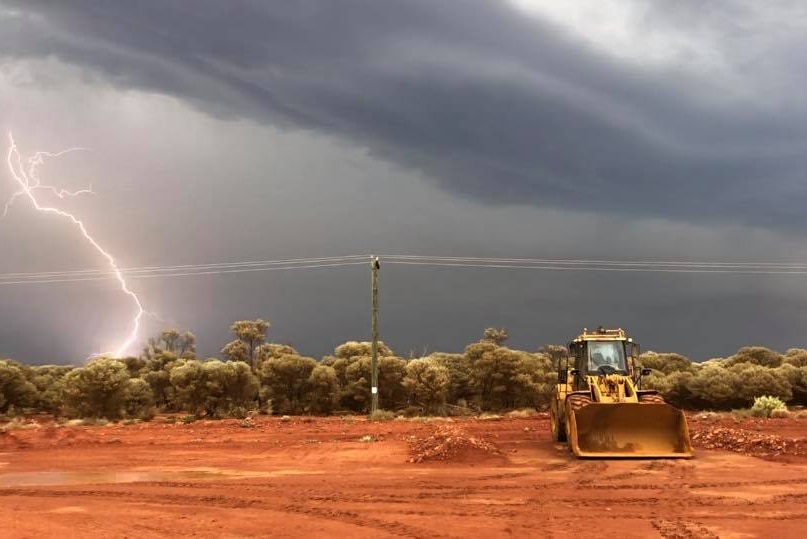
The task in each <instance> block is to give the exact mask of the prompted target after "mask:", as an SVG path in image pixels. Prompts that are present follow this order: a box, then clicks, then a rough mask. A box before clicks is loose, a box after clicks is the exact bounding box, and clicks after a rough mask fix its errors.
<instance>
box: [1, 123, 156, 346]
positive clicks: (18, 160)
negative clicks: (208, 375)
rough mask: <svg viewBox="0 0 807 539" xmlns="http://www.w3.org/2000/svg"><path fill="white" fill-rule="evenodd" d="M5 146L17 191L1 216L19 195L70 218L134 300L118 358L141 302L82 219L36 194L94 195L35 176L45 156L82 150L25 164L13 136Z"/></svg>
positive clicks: (133, 337) (137, 320)
mask: <svg viewBox="0 0 807 539" xmlns="http://www.w3.org/2000/svg"><path fill="white" fill-rule="evenodd" d="M8 139H9V143H10V146H9V149H8V154H7V156H6V163H7V164H8V170H9V171H10V172H11V176H12V178H14V181H16V182H17V184H18V185H19V190H18V191H16V192H15V193H14V194H13V195H12V196H11V198H10V199H9V200H8V202H6V204H5V207H4V211H3V217H5V216H6V214H7V213H8V210H9V208H10V207H11V205H12V204H13V203H14V201H15V200H16V199H17V198H19V197H23V198H27V199H28V200H30V201H31V205H32V206H33V207H34V209H35V210H37V211H40V212H43V213H49V214H52V215H57V216H59V217H61V218H63V219H66V220H68V221H70V222H71V223H72V224H73V225H74V226H75V227H76V228H78V230H79V231H80V232H81V234H82V235H83V236H84V239H85V240H87V242H88V243H89V244H90V245H92V246H93V248H95V250H96V251H98V253H99V254H100V255H101V256H103V257H104V258H105V259H106V261H107V264H109V267H110V268H111V269H112V271H113V273H114V275H115V279H116V280H117V281H118V284H119V285H120V289H121V291H122V292H123V293H124V294H126V295H127V296H129V297H130V298H131V299H132V301H133V302H134V304H135V306H136V307H137V312H136V314H135V316H134V320H133V321H132V331H131V333H129V336H128V337H127V338H126V340H125V341H124V342H123V343H122V344H121V345H120V346H119V347H118V349H117V350H116V351H115V356H116V357H122V356H123V354H124V353H125V352H126V350H127V349H129V347H131V346H132V344H133V343H134V341H135V340H136V339H137V335H138V333H139V331H140V320H141V318H142V317H143V315H144V314H146V311H145V310H144V309H143V305H142V304H141V303H140V299H139V298H138V297H137V294H135V293H134V292H132V291H131V290H130V289H129V286H128V285H127V284H126V280H125V279H124V278H123V273H121V271H120V269H118V265H117V263H116V262H115V259H114V258H113V257H112V255H111V254H109V252H107V251H106V250H105V249H104V248H103V247H101V246H100V245H99V244H98V242H97V241H95V239H94V238H93V237H92V236H91V235H90V233H89V232H88V231H87V227H85V226H84V222H82V221H81V219H79V218H77V217H76V216H75V215H73V214H72V213H69V212H67V211H64V210H60V209H59V208H54V207H51V206H44V205H42V204H40V203H39V200H37V197H36V194H37V193H38V192H40V191H48V192H50V193H52V194H53V195H55V196H56V197H57V198H59V199H65V198H67V197H75V196H79V195H82V194H94V192H93V190H92V187H91V186H90V187H89V188H86V189H80V190H78V191H68V190H66V189H57V188H56V187H53V186H51V185H43V184H42V182H41V181H40V179H39V176H38V174H37V167H39V166H40V165H41V164H43V163H44V162H45V159H46V158H55V157H59V156H61V155H65V154H67V153H70V152H76V151H82V150H85V149H84V148H69V149H67V150H63V151H61V152H56V153H51V152H37V153H35V154H33V155H32V156H30V157H29V158H28V164H27V166H26V165H25V162H24V160H23V157H22V155H21V154H20V152H19V150H18V149H17V144H16V143H15V142H14V136H13V135H12V134H11V133H9V134H8Z"/></svg>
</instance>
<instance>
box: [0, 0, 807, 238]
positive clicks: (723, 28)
mask: <svg viewBox="0 0 807 539" xmlns="http://www.w3.org/2000/svg"><path fill="white" fill-rule="evenodd" d="M6 5H8V6H10V7H11V8H12V11H9V12H8V13H7V14H6V15H5V16H4V17H2V18H0V24H1V25H2V31H1V32H0V43H1V45H0V50H1V51H2V53H3V56H5V57H7V58H8V57H12V58H19V57H43V56H55V57H57V58H59V59H61V60H63V61H65V62H69V63H73V64H77V65H81V66H83V67H86V68H87V69H88V70H90V71H91V72H94V73H100V74H101V76H103V77H104V78H105V79H107V80H110V81H113V82H114V83H115V84H117V85H119V86H120V87H123V88H129V87H135V88H141V89H148V90H152V91H157V92H161V93H168V94H172V95H175V96H177V97H180V98H181V99H184V100H188V101H190V102H192V103H194V104H196V105H197V106H198V107H201V108H203V109H204V110H206V111H208V112H210V113H213V114H217V115H222V116H225V117H226V116H228V115H232V116H237V117H244V118H252V119H255V118H260V119H261V120H262V121H267V122H271V123H274V124H276V125H278V126H282V127H288V128H297V129H310V130H315V131H318V132H322V133H327V134H329V135H333V136H335V137H339V138H345V139H349V140H351V141H354V142H355V143H356V144H358V145H361V146H365V147H368V148H370V149H371V151H372V152H373V154H374V155H376V156H379V157H381V158H383V159H388V160H392V161H394V162H396V163H399V164H401V165H403V166H406V167H408V168H411V169H414V170H420V171H423V173H424V175H425V176H426V177H427V178H429V179H430V180H431V181H434V182H436V183H438V184H439V185H440V186H441V187H442V188H444V189H446V190H448V191H451V192H454V193H459V194H461V195H465V196H470V197H474V198H477V199H479V200H482V201H484V202H485V203H491V204H495V203H518V204H530V205H536V206H541V207H557V208H567V209H573V210H585V211H597V212H609V213H618V214H619V213H626V212H630V213H631V214H634V215H647V216H663V217H670V218H673V219H685V220H692V221H733V222H740V223H744V224H750V225H760V226H765V227H775V228H780V229H785V230H793V229H798V228H800V227H802V226H803V225H804V224H805V219H807V217H805V216H807V214H805V212H803V211H802V208H803V207H804V206H805V202H807V189H805V186H804V182H803V181H802V174H803V172H802V171H803V170H805V164H806V163H805V161H807V158H805V155H806V154H805V152H804V148H805V144H807V127H805V125H806V124H805V119H807V110H806V109H805V98H804V94H803V92H802V91H801V88H802V87H803V86H802V83H803V82H804V68H805V61H807V60H805V56H804V55H803V54H799V51H798V50H796V47H798V43H799V36H801V35H803V32H804V30H805V25H804V21H803V17H804V14H805V13H804V9H800V8H799V7H798V4H797V3H795V4H790V6H792V7H791V8H790V9H781V8H779V9H778V11H774V10H771V11H768V12H762V13H761V12H759V11H758V10H755V9H753V3H750V2H749V3H734V2H726V3H721V2H712V3H708V4H705V5H704V4H703V3H701V2H682V3H677V4H676V6H675V7H671V6H667V5H664V6H661V5H659V4H657V3H647V2H634V3H629V4H628V5H630V6H631V9H633V10H635V11H637V12H638V13H639V15H640V18H641V23H642V26H641V27H639V28H636V29H635V30H636V31H637V32H639V35H637V36H636V37H635V41H634V42H633V45H634V46H635V47H636V48H637V51H636V56H637V57H638V58H639V61H632V60H631V59H629V58H628V59H626V58H625V57H621V56H618V55H614V54H611V52H610V51H609V50H608V47H607V45H608V43H602V44H601V45H602V46H601V47H598V46H597V45H598V44H597V43H596V42H594V43H592V42H591V41H585V40H582V39H581V38H580V36H578V35H575V33H574V32H572V31H571V30H570V29H569V28H564V27H563V26H562V25H558V24H553V23H552V21H551V20H549V19H544V18H541V17H532V16H529V15H528V14H525V12H523V11H521V10H519V9H517V8H516V6H515V5H514V4H509V3H507V2H483V1H468V2H456V1H454V0H450V1H449V0H436V1H435V0H421V1H417V0H415V1H405V2H403V1H399V2H383V3H380V2H373V1H353V2H316V1H303V2H271V3H270V2H228V3H226V4H224V3H221V2H218V1H213V0H208V1H200V2H194V3H192V4H191V5H189V4H188V3H187V2H184V1H177V0H174V1H167V2H159V3H156V4H155V3H151V2H124V3H120V2H94V3H86V2H81V1H70V0H67V1H64V2H57V3H54V2H42V1H37V0H26V1H24V2H6ZM798 15H800V16H801V17H802V19H801V24H799V23H798V22H797V21H798V17H797V16H798ZM771 19H772V20H771ZM776 23H781V25H780V26H779V28H777V30H776V34H775V35H773V34H772V33H765V32H766V30H771V28H773V27H774V26H775V25H776ZM675 29H677V30H676V31H677V32H678V33H679V34H683V35H684V36H686V35H687V34H689V35H690V36H691V38H692V40H693V41H695V43H696V44H699V45H702V47H703V49H702V50H701V51H686V52H688V53H689V56H684V57H682V58H678V57H674V58H672V60H671V61H669V62H652V61H641V49H643V48H644V47H645V41H647V43H648V44H651V43H652V42H653V39H654V36H655V35H662V36H663V35H665V32H666V33H669V32H671V31H673V30H675ZM645 36H646V37H645ZM699 39H700V41H699ZM648 46H649V45H648ZM675 52H676V51H675V50H674V49H673V50H672V51H671V54H673V53H675Z"/></svg>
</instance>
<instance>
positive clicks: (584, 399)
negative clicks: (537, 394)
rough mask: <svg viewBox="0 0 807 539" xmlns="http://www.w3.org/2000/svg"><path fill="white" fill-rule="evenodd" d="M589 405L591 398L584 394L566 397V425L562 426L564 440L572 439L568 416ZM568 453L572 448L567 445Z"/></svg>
mask: <svg viewBox="0 0 807 539" xmlns="http://www.w3.org/2000/svg"><path fill="white" fill-rule="evenodd" d="M588 404H591V397H590V396H589V395H586V394H584V393H579V394H572V395H569V396H568V397H566V424H565V425H564V434H565V435H566V436H565V438H566V440H571V439H572V433H571V424H570V416H571V415H572V412H576V411H577V410H579V409H580V408H582V407H583V406H586V405H588ZM569 451H572V446H571V444H569Z"/></svg>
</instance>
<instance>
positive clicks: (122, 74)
mask: <svg viewBox="0 0 807 539" xmlns="http://www.w3.org/2000/svg"><path fill="white" fill-rule="evenodd" d="M805 32H807V6H805V4H804V3H803V2H799V1H793V2H777V3H767V2H766V3H763V2H756V1H752V0H745V1H735V0H732V1H728V0H726V1H717V0H716V1H712V2H702V1H695V0H684V1H679V2H675V3H670V2H664V1H661V0H658V1H655V2H652V1H631V0H619V1H616V0H608V1H605V0H603V1H601V2H596V3H591V2H584V1H583V0H579V1H564V2H557V1H555V0H513V1H511V2H509V1H493V0H491V1H482V0H467V1H461V0H406V1H392V0H391V1H385V2H378V1H376V0H364V1H359V0H350V1H347V0H346V1H341V2H333V1H330V0H320V1H314V0H297V1H295V2H280V1H278V2H258V1H232V0H231V1H228V2H221V1H219V0H197V1H194V2H187V1H184V0H183V1H180V0H161V1H131V2H114V1H79V0H61V1H60V2H50V1H44V0H19V1H13V0H0V128H2V129H3V131H12V132H13V134H14V137H15V139H16V141H17V144H18V145H19V147H20V150H21V151H22V152H23V153H26V154H30V153H33V152H35V151H38V150H43V149H46V150H58V149H61V148H65V147H72V146H81V147H85V148H88V149H89V151H86V152H77V153H72V154H68V155H65V156H63V157H61V158H59V159H58V160H50V161H47V162H46V164H45V165H44V166H43V167H42V168H41V170H40V173H41V177H42V179H43V181H47V182H48V183H51V184H55V185H58V186H59V187H64V188H71V189H75V188H78V187H80V186H83V185H86V184H92V187H93V189H94V191H95V193H96V194H95V195H94V196H87V197H83V198H75V199H69V200H64V201H61V200H57V201H55V202H58V204H59V205H60V206H59V207H61V208H64V209H68V210H70V211H72V212H73V213H75V214H76V215H79V216H80V217H81V218H82V219H84V220H85V222H86V224H87V227H88V229H89V230H90V231H91V232H92V233H93V234H94V237H96V239H97V240H98V241H99V243H101V244H103V246H105V247H106V248H107V249H108V250H109V251H110V252H111V253H112V254H113V255H114V256H115V257H116V258H117V259H118V260H119V261H120V264H121V266H123V267H146V266H166V265H180V264H208V263H224V262H238V261H247V260H273V259H284V258H297V257H300V258H307V257H325V256H341V255H352V254H366V253H371V252H375V253H387V254H401V253H406V254H420V255H437V256H475V257H515V258H528V257H533V258H572V259H595V260H601V259H607V260H666V261H669V260H674V261H682V260H688V261H731V262H756V261H766V262H793V261H797V262H798V261H805V260H807V248H805V247H807V244H805V239H807V238H805V234H804V232H803V230H804V228H805V224H807V223H805V221H807V212H806V211H805V210H804V208H805V207H806V206H807V182H805V178H804V171H805V161H807V151H805V150H807V121H806V120H807V97H805V95H807V94H805V93H804V87H805V84H804V83H805V78H806V77H805V75H807V65H805V64H806V63H807V54H805V52H807V51H805V50H804V49H805V44H804V43H805V42H804V35H807V34H805ZM4 142H5V139H4ZM14 189H15V183H14V181H13V178H12V177H11V175H10V174H9V173H8V172H7V171H6V170H5V169H4V170H3V172H2V173H0V197H2V199H7V198H8V197H9V196H11V194H12V193H13V192H14ZM0 253H3V254H4V255H5V256H2V257H0V273H3V274H8V273H17V272H48V271H69V270H82V269H103V268H104V267H105V266H104V260H103V259H102V258H101V257H99V255H98V254H97V253H96V252H95V251H93V250H92V248H90V247H89V246H88V245H87V243H86V242H85V241H84V240H83V238H81V237H80V235H78V233H77V231H76V230H75V228H73V227H71V226H69V224H68V223H66V222H65V221H64V220H60V219H58V218H55V217H53V216H47V215H43V214H40V213H36V212H35V211H34V210H33V209H32V207H31V204H30V203H29V202H28V201H25V200H22V199H20V200H17V201H16V203H15V204H14V206H12V208H11V210H10V211H9V214H8V215H7V216H6V217H5V218H4V219H3V220H0ZM382 263H383V260H382ZM368 270H369V268H368V267H367V266H364V267H356V266H351V267H341V268H320V269H308V270H287V271H282V272H281V271H278V272H266V273H263V272H256V273H236V274H227V275H208V276H192V277H173V278H164V279H158V278H151V279H137V280H132V281H131V283H132V289H133V290H134V291H135V292H136V293H137V294H138V295H139V297H140V298H141V300H142V302H143V304H144V306H145V308H146V309H148V310H149V311H151V312H154V313H156V314H158V315H159V317H160V318H161V319H162V322H159V321H157V320H155V319H153V318H149V319H148V320H147V321H146V324H145V327H144V328H143V331H142V332H141V339H142V340H145V337H146V336H147V335H148V334H153V333H154V332H156V331H158V330H159V328H160V326H161V325H166V324H167V325H174V326H177V327H179V328H180V329H190V330H192V331H194V332H195V333H196V334H197V335H198V339H199V347H200V352H201V353H202V354H204V355H216V354H217V353H218V350H219V349H220V348H221V347H222V346H223V345H224V344H225V343H226V342H227V340H228V339H229V337H228V334H227V333H228V332H227V328H228V326H229V324H230V323H231V322H232V321H233V320H236V319H245V318H254V317H263V318H265V319H267V320H269V321H271V322H272V324H273V327H272V329H271V330H270V339H272V340H275V341H281V342H289V343H291V344H292V345H294V346H295V347H297V348H298V349H299V350H300V351H301V352H303V353H304V354H307V355H312V356H317V357H318V356H321V355H322V354H325V353H327V352H328V351H330V350H331V349H332V348H333V347H334V346H335V345H337V344H339V343H341V342H343V341H345V340H348V339H367V338H368V337H369V275H368V273H369V271H368ZM2 280H3V279H2V276H0V305H2V309H0V355H3V356H7V357H13V358H15V359H18V360H22V361H26V362H31V363H43V362H44V363H49V362H77V361H81V360H82V359H83V358H85V357H87V355H89V354H90V353H92V352H94V351H99V350H106V349H109V348H110V347H114V346H115V344H116V343H119V342H120V341H121V339H122V338H125V336H126V333H127V331H128V328H129V324H130V318H131V315H132V303H131V302H130V301H128V299H127V298H126V297H125V296H124V295H122V294H121V293H120V291H118V290H117V288H116V286H115V283H114V282H113V281H111V280H107V281H100V282H98V281H94V282H89V283H76V282H70V283H55V284H42V283H40V284H24V285H8V284H2ZM5 280H6V281H8V280H9V279H8V278H5ZM381 284H382V287H381V302H382V316H381V332H382V336H383V338H384V339H385V340H386V341H387V342H388V343H389V344H390V345H391V346H392V347H393V348H394V349H395V350H396V351H397V352H398V353H400V354H402V355H409V354H410V353H415V354H420V353H423V351H424V350H425V351H430V350H435V349H439V350H446V351H457V350H461V349H462V347H463V346H464V345H465V344H466V343H468V342H470V341H472V340H475V339H476V338H477V337H478V336H479V335H480V334H481V332H482V330H483V329H484V328H485V327H487V326H492V325H496V326H505V327H507V328H508V329H509V330H510V333H511V335H512V344H513V345H514V346H517V347H521V348H525V349H536V348H537V347H539V346H541V345H542V344H545V343H550V342H552V343H562V342H566V341H567V340H568V339H569V338H571V337H573V336H574V335H575V334H576V333H578V332H579V331H580V329H582V327H583V326H589V327H593V326H596V325H599V324H604V325H607V326H623V327H626V328H628V330H629V331H630V332H631V333H632V334H633V335H634V336H635V338H636V339H637V340H639V341H640V342H642V343H643V345H644V348H645V349H654V350H659V351H661V350H665V351H678V352H681V353H684V354H687V355H690V356H691V357H693V358H694V359H698V360H701V359H707V358H709V357H714V356H725V355H729V354H731V353H732V352H733V351H735V350H736V349H737V348H739V347H740V346H743V345H749V344H761V345H766V346H770V347H773V348H776V349H779V350H784V349H786V348H789V347H793V346H800V347H801V346H807V336H806V335H807V334H806V333H805V331H804V330H805V327H807V275H787V276H782V275H759V274H757V275H746V274H716V275H707V274H688V273H628V272H626V273H616V272H573V271H539V270H517V269H490V268H488V269H480V268H446V267H423V266H399V265H392V264H385V265H384V266H383V267H382V281H381ZM137 348H138V347H137V346H134V347H132V349H133V350H136V349H137Z"/></svg>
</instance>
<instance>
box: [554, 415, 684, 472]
mask: <svg viewBox="0 0 807 539" xmlns="http://www.w3.org/2000/svg"><path fill="white" fill-rule="evenodd" d="M567 421H568V438H569V440H568V442H569V447H570V448H571V450H572V452H573V453H574V454H575V455H577V456H578V457H624V458H665V457H666V458H691V457H692V445H691V444H690V441H689V429H688V428H687V422H686V416H685V415H684V413H683V412H682V411H681V410H678V409H677V408H674V407H672V406H670V405H669V404H656V403H653V404H651V403H618V404H604V403H596V402H595V403H591V404H588V405H586V406H583V407H582V408H580V409H578V410H572V411H570V412H569V417H568V418H567Z"/></svg>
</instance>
